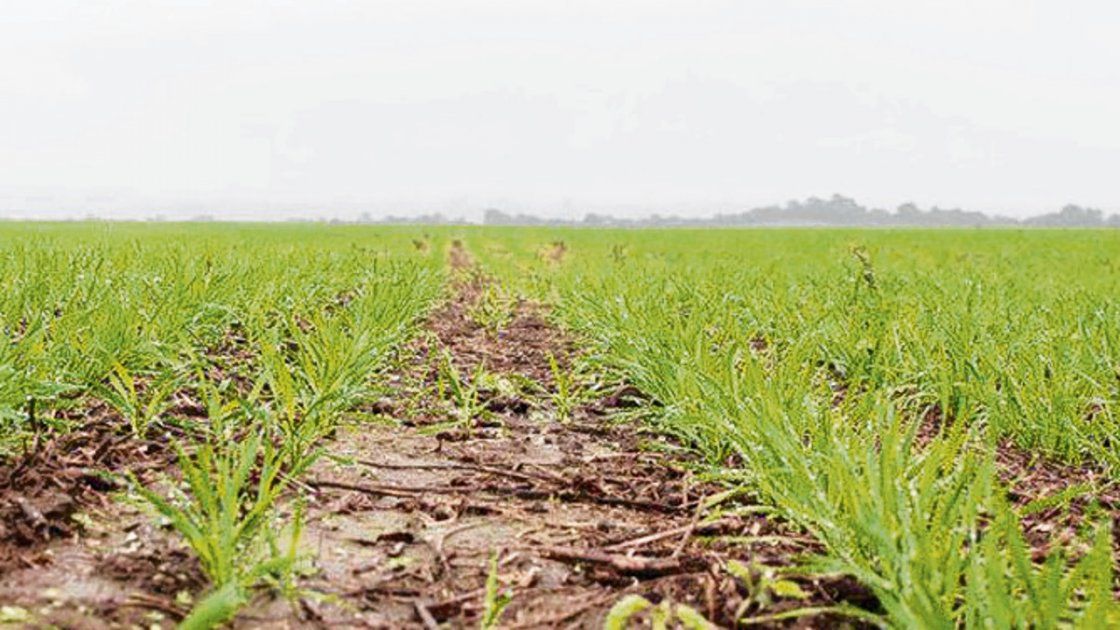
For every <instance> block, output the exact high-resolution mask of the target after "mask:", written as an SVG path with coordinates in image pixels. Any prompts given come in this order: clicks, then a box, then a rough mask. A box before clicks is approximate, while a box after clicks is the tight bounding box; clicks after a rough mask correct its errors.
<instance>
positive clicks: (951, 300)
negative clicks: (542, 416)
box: [475, 230, 1120, 627]
mask: <svg viewBox="0 0 1120 630" xmlns="http://www.w3.org/2000/svg"><path fill="white" fill-rule="evenodd" d="M533 234H534V232H533V231H527V230H521V231H517V232H513V231H507V232H502V231H500V230H489V231H488V235H489V236H490V238H493V239H495V240H499V241H501V243H502V244H503V246H504V249H506V250H507V251H510V252H513V253H514V255H512V256H507V257H505V258H500V259H499V258H494V259H486V258H484V259H483V260H482V263H483V264H484V265H489V266H492V267H493V268H494V269H495V270H498V271H497V273H498V275H500V276H502V279H503V281H504V282H506V283H510V284H513V283H515V282H518V280H517V279H518V278H521V280H520V281H521V282H524V283H526V284H524V285H523V288H524V290H525V291H526V292H528V293H530V294H531V295H536V296H538V297H540V298H543V299H547V300H549V301H551V302H552V303H553V304H554V305H555V307H556V314H557V317H558V319H559V320H560V321H561V322H562V323H563V324H565V325H566V326H568V327H569V328H571V329H572V330H574V331H576V332H577V333H578V334H580V335H581V336H582V337H583V338H584V339H586V340H589V341H590V342H592V343H593V349H592V352H593V353H594V355H595V356H596V359H597V360H598V361H599V362H600V363H601V364H602V365H605V366H607V367H608V368H609V369H612V370H614V371H615V372H616V373H617V374H619V375H620V376H621V377H622V378H624V379H625V380H626V381H628V382H629V383H631V384H633V385H634V386H636V387H637V388H638V389H639V390H641V391H642V392H643V393H644V394H645V395H646V396H647V397H649V398H650V399H652V403H653V404H652V405H651V407H650V410H649V411H650V412H652V413H653V415H654V418H653V420H652V422H653V423H654V426H655V428H657V429H659V430H661V431H664V432H666V433H669V434H671V435H673V436H675V437H677V438H678V439H680V440H681V441H683V442H684V443H685V444H687V445H689V446H690V447H692V448H693V449H694V450H695V451H696V452H697V453H698V454H700V455H701V456H702V457H704V458H705V459H706V461H707V462H709V463H710V465H711V466H712V467H713V468H714V469H716V470H719V469H720V468H721V467H722V466H723V465H724V463H725V462H726V461H728V458H729V457H732V456H734V458H735V459H736V460H737V461H742V462H744V463H743V467H744V470H741V471H740V470H726V469H724V472H725V476H726V479H727V481H728V483H729V484H748V485H749V488H748V489H749V490H750V491H751V492H753V493H754V494H756V495H759V496H761V497H762V498H763V499H764V500H765V501H766V502H767V503H768V504H770V505H771V506H773V508H774V509H775V510H776V511H777V513H778V514H780V515H782V516H784V517H785V518H786V519H789V520H791V521H793V522H795V523H797V524H798V525H800V526H801V527H803V528H804V529H806V530H808V531H809V532H810V533H811V534H812V535H814V536H815V537H816V538H817V539H819V540H820V541H821V542H822V543H823V545H824V552H823V553H822V554H821V556H820V557H818V558H816V559H815V560H814V562H813V564H812V565H810V566H811V567H815V568H816V569H818V570H819V571H821V572H824V573H833V574H835V573H840V574H847V575H852V576H854V577H856V578H857V579H858V580H859V581H860V582H862V583H863V584H865V585H866V586H867V587H869V588H870V589H871V590H872V591H873V592H874V594H875V595H876V597H877V598H878V600H879V602H880V605H881V606H882V608H883V610H884V611H885V622H886V623H889V624H890V625H893V626H896V627H953V626H962V625H966V626H973V625H990V626H991V627H1053V626H1055V625H1073V626H1082V627H1093V626H1096V627H1100V626H1107V625H1109V622H1114V621H1113V615H1115V614H1116V612H1115V611H1116V604H1115V602H1114V601H1113V599H1112V597H1111V594H1110V593H1111V590H1110V588H1111V585H1112V584H1113V579H1114V578H1113V575H1112V564H1111V561H1110V560H1109V558H1110V554H1109V551H1110V545H1109V544H1107V540H1106V537H1107V533H1097V534H1093V536H1094V537H1095V538H1093V540H1095V541H1097V542H1096V543H1095V544H1093V545H1092V546H1091V551H1089V552H1088V553H1087V554H1086V555H1084V556H1083V557H1081V558H1080V559H1079V560H1078V561H1077V562H1076V563H1075V564H1073V565H1071V564H1070V561H1069V554H1068V553H1066V552H1065V551H1064V550H1063V549H1062V546H1061V544H1055V545H1053V546H1052V549H1051V551H1050V553H1049V554H1048V555H1047V556H1046V557H1045V559H1043V560H1042V561H1041V562H1034V561H1032V558H1031V553H1030V550H1029V549H1028V548H1027V546H1026V544H1025V543H1024V542H1023V535H1022V532H1021V530H1020V525H1019V522H1018V518H1019V516H1018V514H1016V513H1015V511H1014V510H1012V509H1011V507H1010V506H1008V505H1007V504H1006V501H1005V500H1004V499H1003V495H1004V493H1005V488H1004V487H1003V486H1002V484H1001V483H1000V482H999V481H998V478H997V475H996V466H995V462H994V461H993V458H992V457H991V451H992V449H993V448H994V447H995V446H996V445H997V444H1001V443H1003V442H1005V441H1009V442H1010V443H1011V444H1012V445H1014V446H1017V447H1019V448H1029V449H1032V450H1035V451H1038V452H1041V453H1043V454H1045V455H1046V456H1049V457H1051V458H1054V459H1058V460H1064V461H1067V462H1071V463H1083V462H1092V463H1095V464H1097V465H1100V466H1102V467H1104V468H1105V469H1106V470H1107V476H1108V477H1110V478H1115V466H1116V465H1117V464H1118V463H1120V442H1117V441H1116V440H1115V439H1112V438H1110V437H1109V436H1110V435H1114V434H1115V432H1116V431H1117V430H1120V423H1118V420H1120V419H1118V418H1117V416H1116V414H1115V409H1116V408H1117V405H1118V404H1120V379H1118V378H1117V374H1118V366H1120V344H1118V343H1117V341H1118V339H1120V338H1118V337H1117V333H1116V330H1117V327H1116V326H1115V322H1116V321H1120V301H1118V300H1117V297H1116V296H1118V295H1120V275H1117V270H1116V268H1115V266H1110V265H1111V263H1109V262H1108V257H1107V256H1105V255H1104V254H1103V252H1105V251H1111V250H1115V249H1117V248H1120V234H1117V233H1115V232H1107V231H1096V232H1091V231H1086V232H1030V233H1022V232H1011V231H991V232H966V231H953V232H950V231H943V232H938V231H913V232H907V231H881V232H870V231H862V232H856V231H838V230H815V231H808V230H806V231H797V230H776V231H775V230H767V231H736V230H728V231H715V230H712V231H674V232H663V231H644V232H621V231H596V232H564V233H563V236H562V238H563V239H564V240H565V241H566V242H567V243H570V244H571V247H572V248H573V250H576V251H579V252H580V256H579V257H578V260H573V261H572V262H571V263H569V264H566V265H564V266H561V267H551V268H550V267H549V266H547V265H537V266H535V267H534V266H533V265H534V263H533V262H532V258H531V245H532V244H533V243H535V244H537V245H539V244H540V243H543V242H548V241H551V240H557V238H558V237H559V236H558V232H557V231H556V230H539V231H536V232H535V234H536V235H535V236H533ZM478 240H479V238H477V237H476V238H475V241H478ZM853 241H857V242H858V243H859V244H856V245H853V244H852V242H853ZM623 250H625V252H626V254H625V256H620V255H619V252H620V251H623ZM526 267H529V268H530V273H527V272H526ZM1088 269H1092V270H1093V271H1092V272H1087V271H1086V270H1088ZM928 418H933V419H934V420H933V421H930V420H928ZM920 431H921V434H920V433H919V432H920ZM919 436H920V437H919ZM1001 448H1005V447H1002V446H1001ZM1084 490H1085V489H1084V488H1078V489H1071V490H1068V491H1066V492H1064V493H1062V494H1060V495H1059V496H1057V497H1052V498H1049V499H1047V500H1046V501H1044V502H1042V503H1039V504H1037V505H1035V506H1031V507H1028V510H1029V509H1038V506H1039V505H1044V504H1050V503H1053V502H1059V503H1060V502H1062V501H1064V500H1068V499H1067V498H1065V497H1068V496H1070V493H1084ZM1099 527H1100V528H1104V527H1105V526H1104V525H1100V526H1099ZM1100 541H1105V542H1100ZM1071 547H1072V548H1076V547H1077V541H1073V544H1072V545H1071ZM745 576H746V577H750V575H749V574H745ZM762 577H765V576H762ZM753 579H754V580H755V582H754V583H753V584H747V585H745V586H747V588H748V591H751V592H753V593H754V597H755V598H756V599H754V600H753V601H752V602H751V607H752V610H750V611H749V614H750V615H751V616H749V617H748V616H745V615H747V614H748V611H747V610H744V611H743V615H744V616H743V617H741V621H742V622H744V623H760V622H774V621H781V620H782V619H792V618H794V617H797V616H804V615H817V614H824V613H830V614H840V615H846V616H857V617H859V618H861V619H863V620H864V621H866V622H869V623H884V617H880V616H878V615H876V614H872V613H870V612H868V611H860V610H856V609H852V608H851V607H850V606H845V607H841V608H834V607H824V608H822V607H809V608H801V609H795V610H792V611H785V612H782V613H777V614H773V613H768V612H766V611H765V610H764V608H765V606H762V605H761V604H764V603H765V602H764V601H762V600H765V599H766V598H771V597H778V596H779V595H778V593H777V591H784V592H785V593H786V595H794V596H795V595H796V593H795V592H794V591H792V590H789V589H785V588H784V587H783V586H778V585H777V582H773V583H771V584H767V585H766V586H763V585H761V584H760V583H759V579H760V576H759V575H754V577H753ZM751 589H753V591H752V590H751ZM627 605H630V606H638V603H636V602H634V601H630V602H628V604H627ZM620 606H621V603H620ZM623 613H624V611H623V609H622V608H620V610H619V615H620V616H624V614H623Z"/></svg>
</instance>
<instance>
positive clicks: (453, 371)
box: [437, 348, 486, 431]
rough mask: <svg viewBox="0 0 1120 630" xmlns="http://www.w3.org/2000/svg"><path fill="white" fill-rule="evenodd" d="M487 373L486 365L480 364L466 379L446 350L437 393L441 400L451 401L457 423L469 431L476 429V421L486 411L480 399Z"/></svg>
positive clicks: (441, 364)
mask: <svg viewBox="0 0 1120 630" xmlns="http://www.w3.org/2000/svg"><path fill="white" fill-rule="evenodd" d="M485 373H486V367H485V365H483V364H482V363H479V364H478V366H476V367H475V369H474V372H473V373H472V374H471V376H470V377H469V378H464V377H463V376H462V374H460V373H459V369H458V368H456V367H455V362H454V360H453V359H452V358H451V353H450V352H448V351H447V349H446V348H444V350H443V361H442V363H440V369H439V382H438V383H437V391H438V393H439V396H440V399H446V400H450V401H451V404H452V405H453V408H452V413H453V414H454V416H455V419H456V422H457V423H458V424H459V425H461V426H462V427H463V428H465V429H467V430H468V431H469V430H471V429H472V428H474V423H475V420H476V419H477V418H478V417H480V416H482V415H484V414H485V411H486V406H485V405H484V404H482V402H481V400H480V397H479V386H480V383H481V382H482V380H483V377H484V375H485Z"/></svg>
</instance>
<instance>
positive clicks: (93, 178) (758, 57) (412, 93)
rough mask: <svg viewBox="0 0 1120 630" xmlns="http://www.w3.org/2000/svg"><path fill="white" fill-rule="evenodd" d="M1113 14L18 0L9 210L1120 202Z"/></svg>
mask: <svg viewBox="0 0 1120 630" xmlns="http://www.w3.org/2000/svg"><path fill="white" fill-rule="evenodd" d="M1118 29H1120V3H1116V2H1104V1H1102V2H1075V1H1074V2H1071V1H1066V2H1059V1H1057V0H1052V1H1049V2H1031V1H1028V0H1017V1H1014V2H1012V1H978V0H972V1H967V2H966V1H955V0H949V1H940V2H919V1H911V0H883V1H879V0H874V1H871V0H869V1H849V2H829V1H815V2H809V1H774V0H770V1H766V2H755V1H746V0H740V1H727V2H721V1H711V2H705V1H702V0H679V1H655V0H641V1H638V0H633V1H629V0H592V1H586V2H585V1H572V0H566V1H561V0H551V1H546V2H545V1H542V2H538V1H534V0H513V1H508V2H499V1H496V0H495V1H478V0H442V1H440V0H407V1H401V2H352V3H343V2H328V1H324V0H315V1H304V2H245V1H235V0H222V1H220V2H213V3H207V2H181V3H166V2H152V1H145V2H98V1H96V0H81V1H75V2H63V1H50V0H5V1H4V2H3V5H2V7H0V210H5V209H6V210H9V211H10V210H12V209H19V210H25V211H34V212H36V213H38V214H40V215H42V216H53V215H54V214H52V212H53V213H55V214H57V213H59V212H68V213H71V214H73V213H74V212H77V211H79V210H80V209H83V208H89V209H90V210H91V211H97V212H99V213H102V214H116V215H121V214H128V213H139V214H140V215H143V214H144V213H145V212H146V211H147V210H148V209H149V208H155V209H158V210H167V209H168V208H171V209H172V211H173V212H174V211H182V212H193V211H195V210H197V209H199V208H203V209H207V210H208V211H210V212H211V213H212V214H219V215H220V214H223V213H222V211H221V209H223V208H224V209H228V210H229V211H230V212H231V213H237V214H238V216H255V217H259V218H283V216H285V213H291V212H303V210H302V209H301V208H311V207H314V208H318V209H321V210H322V211H323V212H324V214H331V213H332V212H335V213H339V214H342V213H346V212H353V211H355V210H356V209H358V208H370V209H373V210H374V214H378V213H383V212H388V211H391V210H393V209H396V208H399V209H401V210H402V211H414V210H416V209H423V208H431V209H439V210H445V211H448V210H450V211H452V212H456V211H460V210H462V211H466V210H472V209H473V210H477V209H478V208H481V207H485V206H487V205H499V206H502V207H505V208H511V209H538V210H541V211H545V212H548V213H551V214H556V213H557V212H561V211H565V210H566V211H569V212H572V213H573V214H582V212H583V211H584V210H586V209H588V208H592V207H611V206H627V207H628V208H629V209H630V211H632V212H639V211H641V209H642V208H645V209H648V210H660V211H682V212H697V213H700V212H709V211H711V210H713V209H719V210H723V209H727V208H728V207H736V206H753V205H761V204H768V203H774V202H784V201H785V200H788V199H792V198H803V197H805V196H808V195H818V196H825V195H830V194H832V193H834V192H839V193H843V194H846V195H849V196H853V197H855V198H856V199H858V200H859V201H861V202H864V203H866V204H870V205H877V206H882V207H894V206H896V205H898V204H899V203H901V202H904V201H909V200H913V201H915V202H918V203H919V204H920V205H923V206H928V205H934V204H937V205H940V206H943V207H945V206H962V207H966V208H970V209H978V210H985V211H995V212H1002V213H1007V214H1012V215H1019V216H1022V215H1026V214H1033V213H1039V212H1044V211H1049V210H1053V209H1056V208H1057V207H1059V206H1060V205H1062V204H1064V203H1066V202H1077V203H1081V204H1085V205H1093V206H1097V207H1101V208H1104V209H1105V210H1108V211H1113V212H1115V211H1120V177H1118V173H1117V171H1118V167H1120V36H1118V32H1120V31H1118ZM635 208H637V210H635ZM149 214H150V213H149ZM231 216H232V215H231Z"/></svg>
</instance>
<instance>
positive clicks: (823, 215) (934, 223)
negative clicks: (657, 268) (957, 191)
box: [425, 195, 1120, 228]
mask: <svg viewBox="0 0 1120 630" xmlns="http://www.w3.org/2000/svg"><path fill="white" fill-rule="evenodd" d="M425 218H426V219H438V215H434V216H433V215H429V216H428V217H425ZM482 222H483V224H485V225H555V226H563V225H568V226H586V227H735V226H836V227H844V226H852V227H860V226H883V227H891V226H897V227H1005V226H1011V227H1014V226H1019V227H1098V228H1099V227H1112V228H1120V215H1112V216H1106V215H1105V213H1104V212H1102V211H1101V210H1097V209H1096V208H1084V207H1081V206H1078V205H1074V204H1069V205H1067V206H1065V207H1063V208H1062V209H1061V210H1059V211H1057V212H1051V213H1049V214H1043V215H1040V216H1036V217H1030V218H1027V219H1016V218H1013V217H1007V216H999V215H987V214H984V213H983V212H976V211H971V210H961V209H959V208H949V209H946V208H938V207H936V206H934V207H932V208H930V209H929V210H923V209H921V208H919V207H918V206H917V205H915V204H913V203H904V204H902V205H901V206H899V207H898V208H897V209H895V210H894V211H893V212H891V211H888V210H882V209H877V208H866V207H864V206H861V205H859V204H858V203H856V201H855V200H854V199H851V198H848V197H845V196H843V195H833V196H832V197H831V198H829V199H821V198H819V197H810V198H808V199H806V200H805V201H790V202H788V203H786V204H785V205H784V206H780V205H772V206H764V207H761V208H754V209H751V210H745V211H742V212H733V213H719V214H716V215H715V216H711V217H703V218H692V217H682V216H676V215H664V216H663V215H659V214H654V215H651V216H649V217H646V218H642V219H623V218H618V217H613V216H610V215H606V214H595V213H592V214H588V215H586V216H585V217H584V218H583V219H582V220H564V219H545V218H541V217H537V216H533V215H529V214H509V213H506V212H503V211H502V210H499V209H496V208H491V209H488V210H486V212H485V213H484V215H483V219H482Z"/></svg>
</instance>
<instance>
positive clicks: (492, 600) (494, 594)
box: [479, 553, 513, 630]
mask: <svg viewBox="0 0 1120 630" xmlns="http://www.w3.org/2000/svg"><path fill="white" fill-rule="evenodd" d="M500 586H501V585H500V584H499V582H498V554H497V553H494V554H492V555H491V556H490V570H489V572H487V574H486V594H485V596H484V597H483V600H482V620H481V622H480V623H479V628H480V629H481V630H494V629H495V628H498V627H499V626H498V623H499V621H501V618H502V613H503V612H504V611H505V609H506V606H509V603H510V601H512V600H513V594H512V593H510V592H509V591H505V592H500V591H499V588H500Z"/></svg>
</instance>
